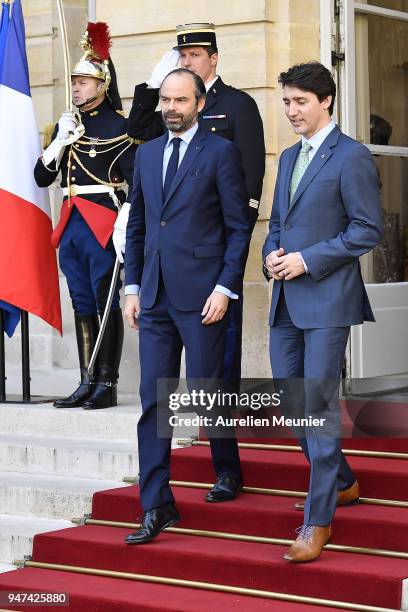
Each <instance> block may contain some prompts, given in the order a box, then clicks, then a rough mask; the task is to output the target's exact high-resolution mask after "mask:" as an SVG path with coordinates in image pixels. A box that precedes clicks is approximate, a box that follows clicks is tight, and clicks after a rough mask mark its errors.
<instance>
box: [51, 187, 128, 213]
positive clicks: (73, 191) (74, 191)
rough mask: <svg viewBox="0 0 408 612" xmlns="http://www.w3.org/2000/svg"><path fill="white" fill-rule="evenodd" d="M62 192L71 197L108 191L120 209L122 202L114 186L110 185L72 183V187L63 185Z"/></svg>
mask: <svg viewBox="0 0 408 612" xmlns="http://www.w3.org/2000/svg"><path fill="white" fill-rule="evenodd" d="M62 193H63V195H64V196H70V197H71V198H72V197H74V196H76V195H85V194H87V193H108V194H109V195H110V197H111V198H112V200H113V203H114V205H115V206H116V208H118V209H120V202H119V200H118V198H117V196H116V194H115V190H114V188H113V187H109V185H71V187H63V188H62Z"/></svg>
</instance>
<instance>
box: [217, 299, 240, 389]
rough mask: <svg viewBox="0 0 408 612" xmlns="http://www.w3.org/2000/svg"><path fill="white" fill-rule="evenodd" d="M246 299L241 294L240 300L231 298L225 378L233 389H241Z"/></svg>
mask: <svg viewBox="0 0 408 612" xmlns="http://www.w3.org/2000/svg"><path fill="white" fill-rule="evenodd" d="M243 305H244V300H243V296H242V295H241V296H240V297H239V298H238V300H230V303H229V306H228V311H227V314H226V319H227V332H226V333H227V335H226V340H225V352H224V364H223V373H222V376H223V379H224V381H226V382H227V385H228V382H231V384H232V386H231V387H229V388H230V389H231V391H235V392H238V391H239V383H240V380H241V358H242V314H243Z"/></svg>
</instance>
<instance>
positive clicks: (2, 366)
mask: <svg viewBox="0 0 408 612" xmlns="http://www.w3.org/2000/svg"><path fill="white" fill-rule="evenodd" d="M5 399H6V356H5V349H4V314H3V309H2V308H0V402H4V400H5Z"/></svg>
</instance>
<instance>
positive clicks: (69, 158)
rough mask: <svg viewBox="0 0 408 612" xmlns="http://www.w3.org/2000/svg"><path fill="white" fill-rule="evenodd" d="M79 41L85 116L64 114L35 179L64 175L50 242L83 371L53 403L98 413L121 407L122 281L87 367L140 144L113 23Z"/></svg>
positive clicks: (78, 102)
mask: <svg viewBox="0 0 408 612" xmlns="http://www.w3.org/2000/svg"><path fill="white" fill-rule="evenodd" d="M80 44H81V46H82V47H83V48H84V50H85V55H84V56H83V57H82V58H81V60H80V61H79V62H78V63H77V64H76V66H75V67H74V69H73V71H72V73H71V79H72V91H73V103H74V105H75V106H76V107H77V108H78V109H79V113H78V114H77V113H73V112H71V111H66V112H64V113H63V114H62V116H61V118H60V120H59V121H58V124H57V125H56V126H55V130H54V133H53V137H52V142H51V144H50V145H49V146H48V147H47V149H46V150H45V151H44V153H43V155H42V157H41V158H40V159H39V160H38V162H37V164H36V166H35V169H34V176H35V180H36V182H37V184H38V185H39V186H40V187H48V186H49V185H51V183H53V182H54V181H55V179H56V178H57V176H58V174H59V173H61V187H62V192H63V195H64V201H63V205H62V209H61V216H60V220H59V222H58V224H57V226H56V228H55V230H54V232H53V235H52V244H53V246H55V248H58V246H59V248H60V250H59V261H60V266H61V270H62V271H63V273H64V274H65V276H66V278H67V283H68V288H69V292H70V296H71V300H72V305H73V309H74V316H75V329H76V339H77V346H78V354H79V364H80V373H81V382H80V385H79V387H78V388H77V389H76V390H75V391H74V392H73V393H72V394H71V395H69V396H68V397H66V398H63V399H59V400H57V401H56V402H55V403H54V406H55V407H56V408H71V407H76V406H82V407H83V408H84V409H86V410H92V409H97V408H108V407H110V406H116V404H117V393H116V384H117V380H118V377H119V363H120V358H121V352H122V344H123V319H122V313H121V309H120V306H119V289H120V283H119V282H118V284H117V286H116V291H115V294H114V297H113V302H112V307H111V312H110V314H109V318H108V322H107V326H106V330H105V334H104V337H103V341H102V344H101V347H100V351H99V354H98V359H97V362H96V365H95V368H94V374H93V377H92V378H91V377H90V376H89V374H88V365H89V361H90V358H91V355H92V352H93V348H94V346H95V341H96V338H97V335H98V330H99V318H98V314H102V313H103V311H104V308H105V305H106V300H107V296H108V292H109V287H110V282H111V277H112V271H113V267H114V264H115V259H116V255H115V250H114V248H113V244H112V240H111V235H112V232H113V224H114V222H115V219H116V217H117V210H118V208H119V207H120V205H121V204H122V203H123V202H124V201H125V199H126V195H125V192H124V190H123V189H124V188H125V187H126V184H127V185H129V186H131V183H132V176H133V162H134V155H135V150H136V147H135V145H134V141H133V139H131V138H129V136H128V135H127V133H126V120H125V118H124V117H123V115H122V113H121V112H120V111H121V109H122V106H121V100H120V97H119V92H118V90H117V85H116V76H115V72H114V68H113V64H112V62H111V61H110V58H109V49H110V36H109V30H108V26H107V25H106V24H104V23H98V24H93V23H89V24H88V30H87V32H86V33H85V34H84V36H83V38H82V40H81V43H80Z"/></svg>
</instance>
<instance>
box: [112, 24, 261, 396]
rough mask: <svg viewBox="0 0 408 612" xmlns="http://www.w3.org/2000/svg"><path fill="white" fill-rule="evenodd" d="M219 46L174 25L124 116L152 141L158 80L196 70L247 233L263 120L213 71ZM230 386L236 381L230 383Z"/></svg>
mask: <svg viewBox="0 0 408 612" xmlns="http://www.w3.org/2000/svg"><path fill="white" fill-rule="evenodd" d="M217 62H218V48H217V40H216V34H215V27H214V24H212V23H190V24H185V25H180V26H177V45H176V47H174V49H173V51H169V52H167V53H166V54H165V55H164V56H163V58H162V59H161V61H160V62H159V63H158V64H157V66H156V67H155V68H154V70H153V73H152V75H151V77H150V78H149V79H148V80H147V81H146V82H145V83H142V84H140V85H136V88H135V92H134V98H133V104H132V109H131V111H130V115H129V120H128V121H129V125H128V133H129V134H130V136H132V137H134V138H140V139H143V140H151V139H153V138H156V137H158V136H161V135H162V134H163V133H164V132H165V127H164V124H163V120H162V116H161V113H160V112H156V110H155V109H156V107H157V104H158V102H159V92H160V86H161V84H162V81H163V79H164V78H165V77H166V76H167V74H168V73H169V72H171V71H172V70H173V69H174V68H176V66H177V65H179V66H181V67H183V68H187V69H189V70H191V71H192V72H195V73H196V74H198V75H199V76H200V77H201V78H202V80H203V81H204V84H205V87H206V102H205V106H204V108H203V109H202V111H201V112H200V113H199V115H198V122H199V124H200V126H201V127H202V128H204V129H205V130H206V131H209V132H212V133H213V134H216V135H218V136H222V137H224V138H226V139H228V140H231V141H232V142H234V143H235V144H236V146H237V147H238V149H239V151H240V153H241V158H242V163H243V167H244V173H245V184H246V189H247V192H248V193H247V195H248V206H249V214H250V223H251V231H252V230H253V228H254V226H255V223H256V220H257V218H258V208H259V202H260V199H261V194H262V183H263V178H264V174H265V142H264V131H263V124H262V119H261V116H260V114H259V110H258V106H257V104H256V102H255V100H254V99H253V98H252V97H251V96H250V95H248V94H247V93H246V92H243V91H240V90H238V89H235V88H234V87H231V86H230V85H226V84H225V83H224V82H223V80H222V79H221V77H220V76H218V75H217V73H216V69H217ZM126 223H127V210H126V209H124V210H123V211H122V214H121V215H120V216H119V218H118V221H117V223H116V225H115V228H117V229H116V230H115V233H114V243H115V247H116V249H117V252H118V256H120V251H121V250H124V248H125V244H124V243H125V235H124V230H125V228H126ZM242 308H243V301H242V296H240V298H239V299H238V300H231V302H230V305H229V308H228V315H227V316H228V333H227V345H226V351H225V359H224V380H230V381H235V382H236V381H239V379H240V377H241V347H242ZM233 386H234V387H235V384H234V385H233Z"/></svg>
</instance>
